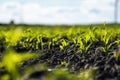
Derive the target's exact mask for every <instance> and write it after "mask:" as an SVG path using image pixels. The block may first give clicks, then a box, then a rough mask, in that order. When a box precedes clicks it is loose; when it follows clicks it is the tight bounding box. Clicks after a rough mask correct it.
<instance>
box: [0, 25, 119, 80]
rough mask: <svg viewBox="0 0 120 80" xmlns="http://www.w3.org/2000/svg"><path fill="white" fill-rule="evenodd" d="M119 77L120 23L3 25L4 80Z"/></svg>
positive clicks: (0, 71)
mask: <svg viewBox="0 0 120 80" xmlns="http://www.w3.org/2000/svg"><path fill="white" fill-rule="evenodd" d="M119 79H120V25H119V24H118V25H117V24H108V25H107V24H102V25H88V26H87V25H86V26H65V25H63V26H58V25H56V26H47V25H46V26H25V25H17V26H15V25H1V26H0V80H119Z"/></svg>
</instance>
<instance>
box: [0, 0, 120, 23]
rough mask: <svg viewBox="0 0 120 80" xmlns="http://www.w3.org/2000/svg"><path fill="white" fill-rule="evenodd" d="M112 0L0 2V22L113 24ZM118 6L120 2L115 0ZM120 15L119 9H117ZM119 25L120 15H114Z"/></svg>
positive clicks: (4, 0) (11, 0)
mask: <svg viewBox="0 0 120 80" xmlns="http://www.w3.org/2000/svg"><path fill="white" fill-rule="evenodd" d="M114 1H115V0H0V22H3V23H5V22H10V20H14V21H15V23H21V22H24V23H29V24H86V23H87V24H91V23H103V22H113V21H114ZM119 7H120V1H119ZM119 13H120V8H119ZM118 21H119V22H120V15H119V16H118Z"/></svg>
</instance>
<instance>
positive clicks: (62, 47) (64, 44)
mask: <svg viewBox="0 0 120 80" xmlns="http://www.w3.org/2000/svg"><path fill="white" fill-rule="evenodd" d="M66 46H67V42H66V41H65V40H64V39H62V42H61V45H60V49H61V50H64V48H65V47H66Z"/></svg>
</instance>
